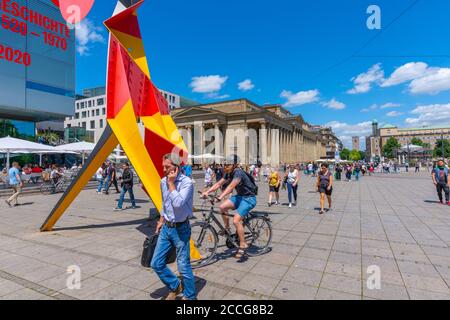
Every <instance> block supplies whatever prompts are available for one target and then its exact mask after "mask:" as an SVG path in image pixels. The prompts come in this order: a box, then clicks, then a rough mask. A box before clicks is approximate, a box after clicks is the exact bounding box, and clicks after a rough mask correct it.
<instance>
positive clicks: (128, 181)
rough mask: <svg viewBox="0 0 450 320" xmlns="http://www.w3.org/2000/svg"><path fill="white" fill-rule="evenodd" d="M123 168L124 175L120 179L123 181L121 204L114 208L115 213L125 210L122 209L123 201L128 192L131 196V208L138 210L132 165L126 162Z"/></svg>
mask: <svg viewBox="0 0 450 320" xmlns="http://www.w3.org/2000/svg"><path fill="white" fill-rule="evenodd" d="M122 167H123V174H122V177H121V178H120V180H121V181H122V184H121V187H122V191H121V192H120V198H119V203H118V204H117V207H116V208H114V211H122V210H123V209H122V208H123V201H124V199H125V194H126V193H127V192H128V194H129V195H130V200H131V208H132V209H136V200H135V198H134V193H133V180H134V175H133V172H132V171H131V169H130V165H129V164H128V162H125V163H124V164H123V166H122Z"/></svg>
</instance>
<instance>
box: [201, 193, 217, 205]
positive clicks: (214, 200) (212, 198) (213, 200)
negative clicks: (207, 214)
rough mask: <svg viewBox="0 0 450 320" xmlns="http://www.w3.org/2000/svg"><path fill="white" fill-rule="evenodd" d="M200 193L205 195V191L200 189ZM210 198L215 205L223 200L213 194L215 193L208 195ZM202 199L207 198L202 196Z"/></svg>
mask: <svg viewBox="0 0 450 320" xmlns="http://www.w3.org/2000/svg"><path fill="white" fill-rule="evenodd" d="M198 193H199V194H201V195H203V192H201V191H198ZM208 198H209V202H211V205H214V204H215V203H217V202H220V201H221V200H220V199H219V198H218V197H216V196H213V195H208ZM202 199H205V200H206V198H205V197H202Z"/></svg>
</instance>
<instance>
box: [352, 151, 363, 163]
mask: <svg viewBox="0 0 450 320" xmlns="http://www.w3.org/2000/svg"><path fill="white" fill-rule="evenodd" d="M350 160H352V161H359V160H361V154H360V153H359V151H358V150H352V151H350Z"/></svg>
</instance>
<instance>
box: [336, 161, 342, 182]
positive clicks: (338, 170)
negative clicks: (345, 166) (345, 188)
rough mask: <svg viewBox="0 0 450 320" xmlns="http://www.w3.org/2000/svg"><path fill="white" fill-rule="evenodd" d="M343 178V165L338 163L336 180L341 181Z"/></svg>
mask: <svg viewBox="0 0 450 320" xmlns="http://www.w3.org/2000/svg"><path fill="white" fill-rule="evenodd" d="M341 179H342V166H341V165H340V164H338V165H337V166H336V180H337V181H341Z"/></svg>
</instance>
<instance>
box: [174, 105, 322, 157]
mask: <svg viewBox="0 0 450 320" xmlns="http://www.w3.org/2000/svg"><path fill="white" fill-rule="evenodd" d="M171 114H172V117H173V119H174V120H175V123H176V124H177V126H178V128H179V130H180V133H181V134H182V136H183V139H184V141H185V143H186V145H187V147H188V150H189V154H191V155H203V154H212V155H219V156H223V157H226V156H228V155H230V154H237V155H238V156H239V158H240V159H241V162H242V163H246V164H252V163H257V162H258V161H260V162H261V163H262V164H270V165H278V164H280V163H298V162H308V161H314V160H317V159H320V158H324V157H326V155H327V143H328V141H326V140H325V139H324V138H323V135H322V134H321V133H320V132H317V130H316V128H317V126H312V125H310V124H308V123H307V122H305V120H304V119H303V118H302V116H300V115H293V114H291V113H290V112H289V111H288V110H286V109H284V108H283V107H282V106H281V105H266V106H259V105H257V104H256V103H253V102H251V101H249V100H247V99H239V100H232V101H224V102H217V103H210V104H203V105H197V106H192V107H187V108H180V109H177V110H172V112H171Z"/></svg>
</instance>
